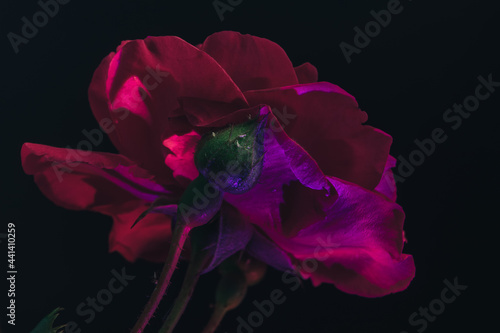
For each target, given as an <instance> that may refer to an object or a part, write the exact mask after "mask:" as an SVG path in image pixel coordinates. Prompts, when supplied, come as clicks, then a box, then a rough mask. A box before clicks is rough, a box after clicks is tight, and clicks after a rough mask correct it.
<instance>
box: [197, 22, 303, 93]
mask: <svg viewBox="0 0 500 333" xmlns="http://www.w3.org/2000/svg"><path fill="white" fill-rule="evenodd" d="M201 49H202V50H203V51H205V52H207V53H208V54H209V55H210V56H212V57H213V58H214V59H215V60H216V61H217V62H218V63H219V64H220V65H221V66H222V68H224V70H225V71H226V72H227V73H228V74H229V76H231V78H232V79H233V80H234V82H235V83H236V84H237V85H238V87H240V89H241V91H246V90H254V89H268V88H274V87H282V86H288V85H293V84H297V83H298V80H297V76H296V75H295V71H294V69H293V66H292V63H291V62H290V59H288V56H287V55H286V53H285V51H283V49H282V48H281V47H280V46H279V45H278V44H276V43H274V42H271V41H270V40H268V39H264V38H259V37H255V36H251V35H242V34H240V33H238V32H234V31H222V32H218V33H215V34H213V35H210V36H209V37H208V38H207V39H206V40H205V41H204V42H203V45H202V46H201Z"/></svg>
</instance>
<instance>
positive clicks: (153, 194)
mask: <svg viewBox="0 0 500 333" xmlns="http://www.w3.org/2000/svg"><path fill="white" fill-rule="evenodd" d="M21 158H22V164H23V168H24V171H25V172H26V173H27V174H30V175H34V177H35V182H36V183H37V185H38V187H39V188H40V190H41V191H42V192H43V194H44V195H45V196H46V197H48V198H49V199H50V200H52V201H53V202H54V203H56V204H58V205H60V206H62V207H64V208H67V209H77V210H81V209H90V210H96V209H99V208H100V207H109V206H113V205H114V204H116V203H122V202H124V201H130V200H136V199H141V200H143V201H150V202H151V201H153V200H154V199H156V198H157V197H158V196H166V197H171V198H172V200H173V199H174V198H176V197H177V196H178V193H174V192H171V191H168V190H167V189H165V188H164V187H163V186H160V185H159V184H157V183H156V182H155V181H154V179H153V177H152V176H151V175H150V174H148V173H147V171H145V170H143V169H141V168H139V167H138V166H137V165H135V164H134V163H133V162H132V161H131V160H129V159H128V158H126V157H124V156H121V155H116V154H108V153H95V152H84V151H79V150H73V149H63V148H54V147H49V146H45V145H39V144H32V143H25V144H24V145H23V147H22V150H21ZM132 222H133V221H132Z"/></svg>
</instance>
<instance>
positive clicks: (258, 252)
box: [245, 231, 294, 271]
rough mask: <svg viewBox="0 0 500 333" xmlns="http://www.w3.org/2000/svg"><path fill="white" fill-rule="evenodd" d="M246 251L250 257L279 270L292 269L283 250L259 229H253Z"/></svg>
mask: <svg viewBox="0 0 500 333" xmlns="http://www.w3.org/2000/svg"><path fill="white" fill-rule="evenodd" d="M245 250H246V252H248V254H250V255H251V256H252V257H254V258H256V259H258V260H260V261H262V262H264V263H266V264H268V265H269V266H272V267H274V268H276V269H279V270H281V271H288V270H294V267H293V265H292V261H291V260H290V258H289V257H288V255H287V254H286V252H285V251H283V250H282V249H281V248H280V247H279V246H278V245H277V244H276V243H274V242H272V241H270V240H269V239H267V238H266V237H265V236H263V235H262V234H261V233H260V232H259V231H255V232H254V234H253V237H252V239H251V240H250V242H249V243H248V245H247V247H246V249H245Z"/></svg>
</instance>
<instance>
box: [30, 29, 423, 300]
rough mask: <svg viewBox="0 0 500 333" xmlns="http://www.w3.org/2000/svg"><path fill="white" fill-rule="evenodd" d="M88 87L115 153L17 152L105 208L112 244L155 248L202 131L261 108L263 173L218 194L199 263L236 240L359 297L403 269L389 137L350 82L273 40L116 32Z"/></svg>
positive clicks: (153, 252)
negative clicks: (120, 35)
mask: <svg viewBox="0 0 500 333" xmlns="http://www.w3.org/2000/svg"><path fill="white" fill-rule="evenodd" d="M88 93H89V101H90V106H91V109H92V112H93V113H94V116H95V118H96V120H97V122H98V124H99V126H100V127H101V128H102V130H103V132H105V133H107V134H108V135H109V137H110V139H111V141H112V143H113V144H114V145H115V147H116V148H117V149H118V151H119V154H108V153H97V152H83V151H78V150H72V149H62V148H53V147H48V146H44V145H38V144H32V143H26V144H24V145H23V147H22V151H21V157H22V163H23V168H24V170H25V172H26V173H27V174H29V175H33V176H34V179H35V182H36V184H37V185H38V187H39V188H40V190H41V191H42V193H43V194H44V195H45V196H46V197H48V198H49V199H50V200H52V201H53V202H54V203H56V204H58V205H60V206H62V207H65V208H68V209H78V210H82V209H86V210H91V211H96V212H99V213H102V214H106V215H109V216H111V217H112V219H113V227H112V230H111V233H110V236H109V242H110V251H118V252H119V253H121V254H122V255H123V256H124V257H125V258H126V259H127V260H129V261H134V260H136V259H138V258H142V259H147V260H151V261H155V262H160V261H163V260H165V258H166V256H167V249H168V247H169V241H170V237H171V223H172V218H173V217H172V216H173V214H174V208H175V205H177V204H178V203H179V202H178V201H179V198H180V196H181V194H182V193H183V191H184V190H185V188H186V187H187V186H188V185H189V184H190V182H191V181H192V180H193V179H195V178H196V177H198V174H199V173H198V170H197V169H196V167H195V164H194V156H195V152H196V147H197V144H198V142H199V141H200V139H201V138H202V137H203V136H204V135H210V133H212V132H214V131H217V130H218V129H221V128H227V127H229V126H233V125H234V124H240V123H242V122H245V121H247V120H249V119H255V117H267V118H266V119H267V122H266V127H265V134H264V155H263V160H262V163H263V164H262V165H263V166H262V171H261V174H260V177H259V179H258V182H257V184H256V185H255V186H254V187H253V188H251V189H250V190H248V191H247V192H245V193H242V194H229V193H225V194H224V200H225V202H224V204H223V207H231V209H224V208H223V209H222V210H221V212H220V219H219V220H218V224H217V225H215V224H214V225H213V228H214V230H215V233H214V235H215V236H214V237H212V238H213V240H214V241H213V242H212V243H213V244H212V245H211V247H210V249H211V251H212V252H211V255H212V260H211V262H210V264H209V267H208V268H207V270H210V269H213V268H214V267H215V266H217V265H218V264H219V263H220V262H221V261H222V260H224V259H225V258H227V257H228V256H230V255H232V254H234V253H235V252H237V251H246V252H247V253H249V254H250V255H252V256H254V257H255V258H257V259H259V260H261V261H263V262H265V263H267V264H269V265H271V266H273V267H275V268H277V269H281V270H295V271H298V272H300V274H302V276H303V277H305V278H310V279H311V280H312V282H313V283H314V284H315V285H318V284H320V283H333V284H335V285H336V286H337V287H338V288H339V289H341V290H343V291H345V292H348V293H353V294H357V295H361V296H366V297H377V296H383V295H386V294H389V293H393V292H397V291H400V290H403V289H405V288H406V287H407V286H408V284H409V283H410V281H411V280H412V278H413V276H414V274H415V266H414V262H413V258H412V256H410V255H407V254H403V252H402V251H403V244H404V232H403V222H404V213H403V210H402V209H401V207H400V206H399V205H397V204H396V203H395V201H396V184H395V181H394V175H393V173H392V170H391V168H393V167H394V166H395V163H396V160H395V159H394V158H393V157H391V156H390V155H389V150H390V145H391V143H392V138H391V137H390V136H389V135H388V134H386V133H384V132H383V131H381V130H379V129H376V128H374V127H371V126H369V125H366V124H365V123H366V122H367V120H368V116H367V113H366V112H364V111H362V110H361V109H360V108H359V106H358V103H357V102H356V99H355V98H354V97H353V96H352V95H351V94H349V93H348V92H346V91H345V90H344V89H342V88H340V87H339V86H337V85H334V84H331V83H328V82H318V71H317V69H316V68H315V67H314V66H313V65H311V64H310V63H304V64H302V65H300V66H297V67H294V66H293V65H292V63H291V61H290V59H289V58H288V56H287V55H286V53H285V51H284V50H283V49H282V48H281V47H280V46H278V45H277V44H276V43H274V42H272V41H269V40H267V39H264V38H259V37H255V36H251V35H243V34H240V33H238V32H233V31H223V32H219V33H215V34H213V35H211V36H209V37H208V38H207V39H206V40H205V41H204V42H203V43H201V44H197V45H196V46H193V45H191V44H189V43H187V42H186V41H184V40H182V39H181V38H179V37H174V36H165V37H147V38H146V39H143V40H130V41H124V42H122V44H121V45H120V46H119V47H118V48H117V49H116V52H112V53H110V54H109V55H108V56H107V57H105V58H104V60H103V61H102V62H101V63H100V65H99V66H98V68H97V70H96V71H95V73H94V76H93V78H92V81H91V83H90V87H89V91H88ZM259 163H260V161H259ZM160 202H161V205H160ZM152 203H153V204H152ZM153 206H154V207H153ZM156 206H157V207H156ZM146 210H147V214H143V213H144V212H145V211H146ZM229 212H231V213H229ZM141 214H142V216H143V218H142V220H141V221H140V223H138V224H137V225H136V226H135V227H134V228H133V229H130V226H131V225H132V224H133V223H134V221H136V219H137V218H138V217H139V216H141ZM311 259H314V260H315V261H316V263H317V267H315V269H313V270H311V269H310V267H309V266H308V265H306V264H305V263H307V262H308V261H310V260H311ZM293 264H295V265H297V266H296V267H294V266H293Z"/></svg>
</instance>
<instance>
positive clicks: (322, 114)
mask: <svg viewBox="0 0 500 333" xmlns="http://www.w3.org/2000/svg"><path fill="white" fill-rule="evenodd" d="M245 96H246V97H247V100H248V102H249V103H250V105H256V104H260V103H265V104H267V105H269V106H270V107H272V109H273V113H274V114H275V115H276V116H277V117H278V118H279V119H280V120H281V122H282V124H283V127H284V128H285V131H286V133H287V134H288V135H289V136H290V138H291V139H293V140H294V141H296V142H297V143H298V144H300V145H301V146H302V147H303V148H304V149H305V150H306V151H307V152H308V153H309V154H310V155H311V156H312V157H313V158H314V160H315V161H316V162H317V163H318V165H319V166H320V168H321V170H322V171H323V172H324V173H325V174H327V175H331V176H335V177H338V178H342V179H345V180H348V181H350V182H354V183H357V184H359V185H361V186H363V187H366V188H368V189H374V188H375V186H376V185H377V184H378V183H379V181H380V178H381V176H382V173H383V171H384V167H385V164H386V161H387V157H388V155H389V147H390V145H391V142H392V138H391V137H390V136H389V135H387V134H385V133H384V132H382V131H380V130H378V129H375V128H373V127H371V126H365V125H362V123H363V122H365V121H366V120H367V116H366V113H365V112H362V111H361V110H360V109H359V108H358V105H357V103H356V101H355V100H354V98H353V97H352V96H351V95H349V94H348V93H346V92H345V91H344V90H342V89H341V88H339V87H337V86H335V85H333V84H330V83H325V82H321V83H315V84H309V85H298V86H292V87H284V88H280V89H269V90H260V91H248V92H246V93H245Z"/></svg>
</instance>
